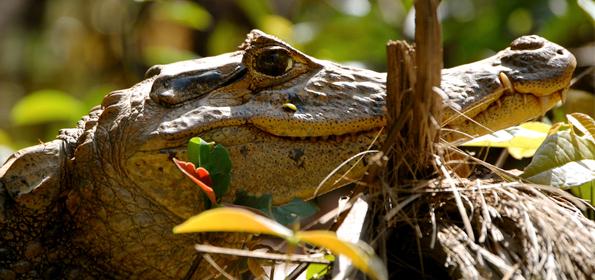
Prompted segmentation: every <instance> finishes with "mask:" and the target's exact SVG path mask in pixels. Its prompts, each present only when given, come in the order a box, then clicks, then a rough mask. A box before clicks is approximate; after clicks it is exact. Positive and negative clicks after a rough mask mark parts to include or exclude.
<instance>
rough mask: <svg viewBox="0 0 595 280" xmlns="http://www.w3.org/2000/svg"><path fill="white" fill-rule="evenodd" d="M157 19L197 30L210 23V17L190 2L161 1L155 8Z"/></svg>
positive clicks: (197, 5)
mask: <svg viewBox="0 0 595 280" xmlns="http://www.w3.org/2000/svg"><path fill="white" fill-rule="evenodd" d="M155 15H156V16H157V18H159V19H165V20H170V21H173V22H177V23H179V24H182V25H184V26H188V27H191V28H194V29H197V30H203V29H205V28H207V27H208V26H209V24H210V23H211V15H210V14H209V12H207V11H206V10H205V9H204V8H203V7H201V6H200V5H199V4H196V3H194V2H190V1H162V2H160V3H159V5H156V6H155Z"/></svg>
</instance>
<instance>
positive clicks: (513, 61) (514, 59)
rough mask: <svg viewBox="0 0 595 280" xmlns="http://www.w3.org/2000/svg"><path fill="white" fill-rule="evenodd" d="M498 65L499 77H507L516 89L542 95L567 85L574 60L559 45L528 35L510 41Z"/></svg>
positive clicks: (574, 64) (573, 66)
mask: <svg viewBox="0 0 595 280" xmlns="http://www.w3.org/2000/svg"><path fill="white" fill-rule="evenodd" d="M501 65H502V66H503V67H504V70H503V71H502V73H501V75H500V76H502V74H504V75H506V76H508V78H509V80H510V82H511V83H512V85H513V87H514V90H515V91H516V92H518V93H530V94H533V95H535V96H540V97H541V96H548V95H551V94H552V93H555V92H557V91H560V90H563V89H566V88H567V87H568V81H569V80H570V78H571V76H572V72H573V71H574V68H575V67H576V59H575V58H574V56H573V55H572V54H571V53H570V52H569V51H567V50H566V49H564V48H562V47H561V46H559V45H557V44H555V43H552V42H550V41H547V40H546V39H544V38H542V37H539V36H537V35H530V36H523V37H520V38H518V39H516V40H514V41H512V43H511V44H510V48H509V52H508V53H507V54H506V55H504V56H503V57H502V59H501Z"/></svg>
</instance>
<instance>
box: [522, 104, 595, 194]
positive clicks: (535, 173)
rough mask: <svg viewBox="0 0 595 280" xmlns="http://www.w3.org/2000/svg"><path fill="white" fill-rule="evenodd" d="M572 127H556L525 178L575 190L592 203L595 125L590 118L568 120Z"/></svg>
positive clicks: (577, 116)
mask: <svg viewBox="0 0 595 280" xmlns="http://www.w3.org/2000/svg"><path fill="white" fill-rule="evenodd" d="M566 118H567V119H568V122H569V124H557V125H554V126H553V127H552V129H551V130H550V133H549V135H548V136H547V138H546V139H545V141H544V142H543V144H542V145H541V146H540V147H539V149H537V151H536V152H535V156H534V157H533V159H532V160H531V163H530V164H529V165H528V166H527V167H526V168H525V171H524V173H523V175H522V177H524V178H526V179H527V180H529V181H531V182H534V183H538V184H544V185H551V186H554V187H559V188H563V189H569V188H572V191H573V192H574V193H575V194H578V195H579V196H581V197H582V198H584V199H588V200H590V201H591V203H592V204H593V205H595V200H594V198H593V196H592V194H593V192H594V190H595V121H594V120H593V119H592V118H591V117H589V116H588V115H585V114H581V113H573V114H569V115H567V116H566Z"/></svg>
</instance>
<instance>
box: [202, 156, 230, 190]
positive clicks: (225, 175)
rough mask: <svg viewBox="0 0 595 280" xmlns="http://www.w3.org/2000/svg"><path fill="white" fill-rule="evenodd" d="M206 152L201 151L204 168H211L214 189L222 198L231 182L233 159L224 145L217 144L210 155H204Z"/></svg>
mask: <svg viewBox="0 0 595 280" xmlns="http://www.w3.org/2000/svg"><path fill="white" fill-rule="evenodd" d="M204 154H205V153H203V152H201V163H202V164H204V168H206V169H207V170H209V173H210V174H211V179H212V180H213V190H214V191H215V194H216V195H217V198H218V199H219V200H221V198H222V197H223V195H225V193H227V190H228V189H229V183H230V182H231V175H230V173H231V159H230V158H229V152H228V151H227V149H225V147H223V146H222V145H219V144H217V145H215V147H214V148H213V150H212V151H210V154H209V155H208V157H202V156H203V155H204Z"/></svg>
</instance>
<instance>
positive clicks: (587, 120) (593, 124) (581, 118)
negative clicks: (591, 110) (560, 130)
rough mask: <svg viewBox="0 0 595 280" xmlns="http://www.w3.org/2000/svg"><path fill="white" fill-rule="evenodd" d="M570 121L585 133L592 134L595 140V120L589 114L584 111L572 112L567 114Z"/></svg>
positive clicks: (592, 138)
mask: <svg viewBox="0 0 595 280" xmlns="http://www.w3.org/2000/svg"><path fill="white" fill-rule="evenodd" d="M566 118H567V119H568V122H569V123H570V124H572V126H573V127H574V128H576V129H578V130H579V131H580V132H582V133H583V134H585V135H590V136H591V140H594V141H595V120H593V119H592V118H591V117H590V116H589V115H587V114H583V113H572V114H569V115H566Z"/></svg>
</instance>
